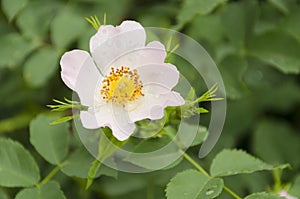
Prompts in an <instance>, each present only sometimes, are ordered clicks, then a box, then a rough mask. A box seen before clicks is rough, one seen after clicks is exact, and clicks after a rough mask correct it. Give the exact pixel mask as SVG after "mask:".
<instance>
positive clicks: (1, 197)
mask: <svg viewBox="0 0 300 199" xmlns="http://www.w3.org/2000/svg"><path fill="white" fill-rule="evenodd" d="M0 199H8V196H7V195H6V193H5V192H4V191H3V190H2V189H0Z"/></svg>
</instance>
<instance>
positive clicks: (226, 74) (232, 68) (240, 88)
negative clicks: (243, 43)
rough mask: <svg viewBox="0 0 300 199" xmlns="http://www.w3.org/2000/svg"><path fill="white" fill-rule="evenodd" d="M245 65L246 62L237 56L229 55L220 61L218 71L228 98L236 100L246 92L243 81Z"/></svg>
mask: <svg viewBox="0 0 300 199" xmlns="http://www.w3.org/2000/svg"><path fill="white" fill-rule="evenodd" d="M247 65H248V63H247V61H246V60H245V59H244V58H242V57H241V56H238V55H230V56H227V57H225V58H224V59H223V60H222V62H221V64H220V67H219V69H220V72H221V74H222V77H223V80H224V84H225V89H226V95H227V96H228V97H230V98H232V99H238V98H241V97H242V96H243V94H245V92H246V91H247V87H246V85H245V83H244V81H243V75H244V73H245V71H246V69H247Z"/></svg>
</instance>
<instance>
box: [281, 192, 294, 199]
mask: <svg viewBox="0 0 300 199" xmlns="http://www.w3.org/2000/svg"><path fill="white" fill-rule="evenodd" d="M278 194H279V196H283V197H285V198H286V199H298V198H296V197H294V196H291V195H289V194H288V192H287V191H285V190H282V191H280V192H279V193H278Z"/></svg>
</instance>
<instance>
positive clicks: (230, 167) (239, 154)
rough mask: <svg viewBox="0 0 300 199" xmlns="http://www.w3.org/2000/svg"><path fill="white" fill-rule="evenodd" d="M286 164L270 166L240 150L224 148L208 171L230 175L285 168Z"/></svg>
mask: <svg viewBox="0 0 300 199" xmlns="http://www.w3.org/2000/svg"><path fill="white" fill-rule="evenodd" d="M287 166H288V165H280V166H277V167H275V166H272V165H270V164H267V163H265V162H263V161H261V160H259V159H257V158H255V157H253V156H251V155H249V154H247V153H246V152H244V151H242V150H236V149H234V150H229V149H224V150H223V151H221V152H220V153H219V154H217V156H216V157H215V158H214V160H213V161H212V164H211V167H210V173H211V175H212V176H231V175H236V174H241V173H253V172H255V171H263V170H273V169H276V168H281V169H283V168H286V167H287Z"/></svg>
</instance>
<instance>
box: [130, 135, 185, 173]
mask: <svg viewBox="0 0 300 199" xmlns="http://www.w3.org/2000/svg"><path fill="white" fill-rule="evenodd" d="M171 142H172V140H171V139H170V138H169V137H167V136H163V137H160V138H150V139H145V140H143V141H141V142H140V143H139V144H137V145H136V147H135V148H134V151H133V153H132V154H130V155H129V156H128V157H127V158H126V159H125V160H126V161H128V162H131V163H133V164H135V165H138V166H140V167H143V168H146V169H151V170H153V169H159V168H163V167H166V166H168V165H170V164H171V163H173V162H175V161H176V160H177V159H178V158H180V155H181V154H180V153H179V148H178V147H177V146H176V145H175V144H174V143H172V144H171V145H169V147H166V146H167V145H168V144H169V143H171ZM164 147H166V148H164ZM163 148H164V149H163ZM158 151H159V152H158Z"/></svg>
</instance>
